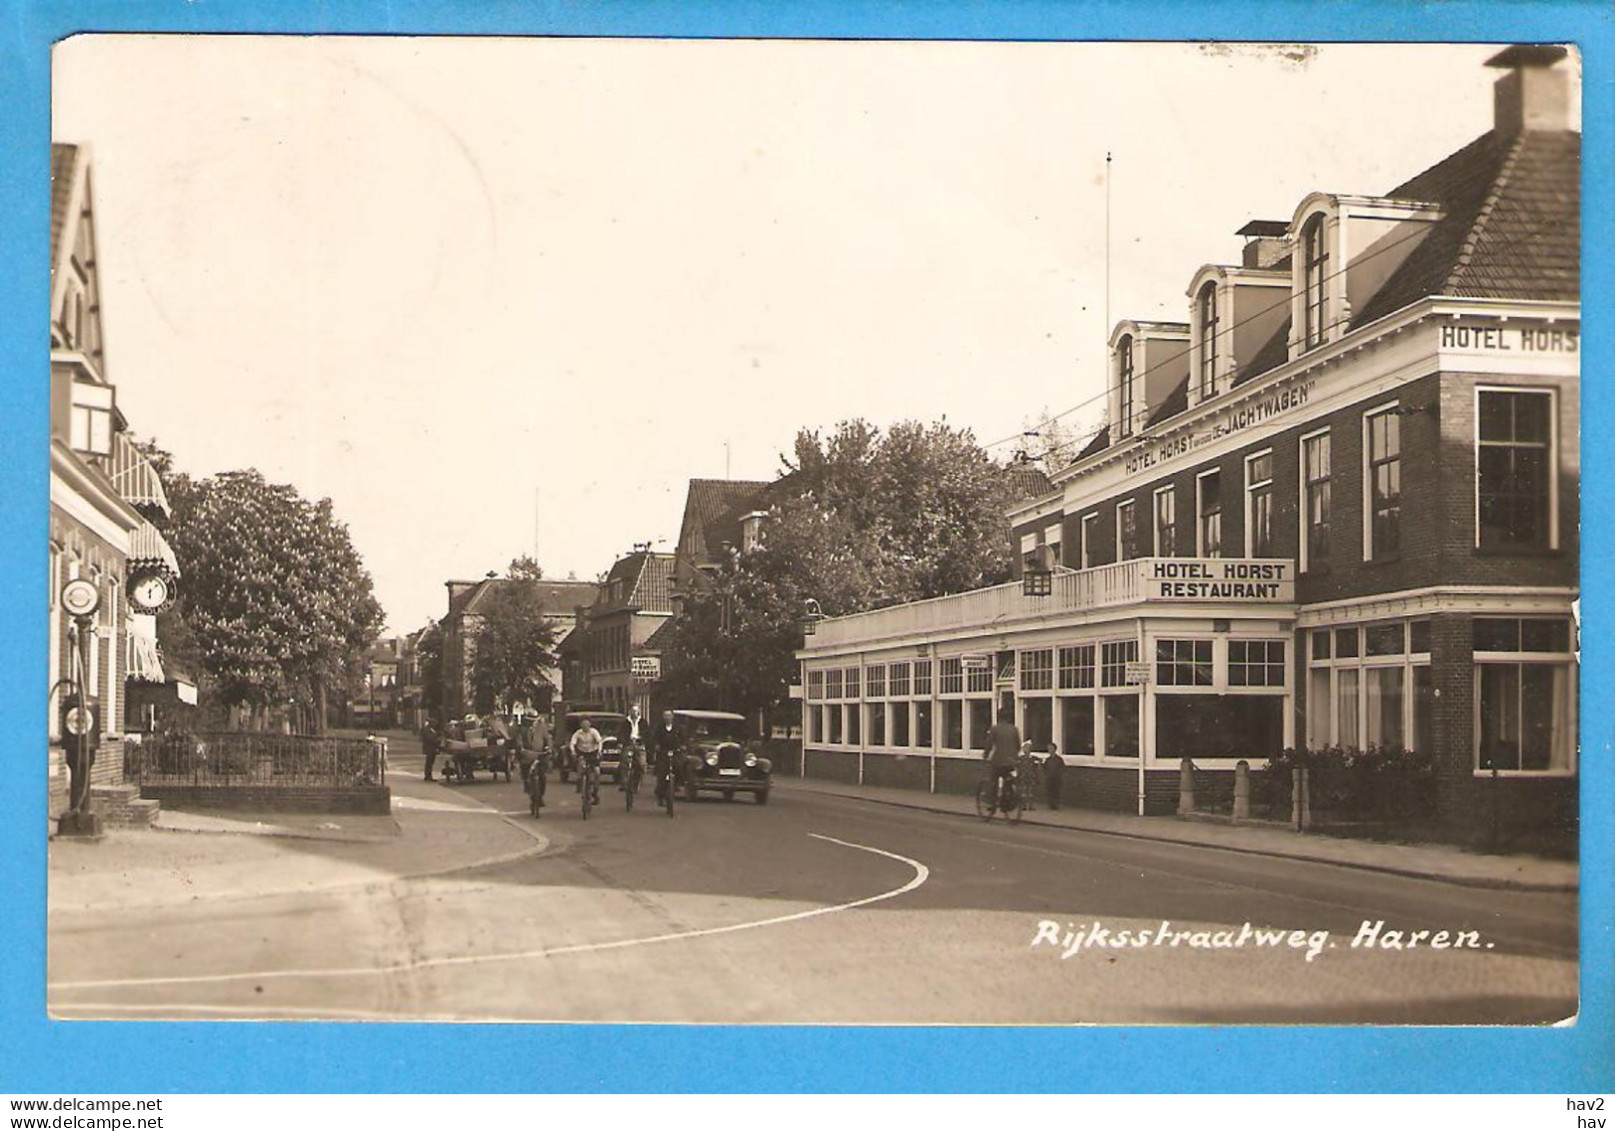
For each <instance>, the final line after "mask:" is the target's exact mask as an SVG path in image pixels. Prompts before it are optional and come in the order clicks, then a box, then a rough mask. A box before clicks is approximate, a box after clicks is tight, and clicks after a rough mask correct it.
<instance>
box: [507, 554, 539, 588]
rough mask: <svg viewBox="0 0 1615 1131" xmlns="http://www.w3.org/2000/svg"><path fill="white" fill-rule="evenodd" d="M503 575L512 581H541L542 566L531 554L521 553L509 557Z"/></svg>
mask: <svg viewBox="0 0 1615 1131" xmlns="http://www.w3.org/2000/svg"><path fill="white" fill-rule="evenodd" d="M505 576H506V577H508V578H510V579H511V580H512V581H543V580H544V567H543V566H541V565H539V564H538V562H537V561H536V560H535V559H534V558H533V556H532V555H531V554H522V555H521V556H519V557H515V558H511V559H510V568H509V569H507V570H506V571H505Z"/></svg>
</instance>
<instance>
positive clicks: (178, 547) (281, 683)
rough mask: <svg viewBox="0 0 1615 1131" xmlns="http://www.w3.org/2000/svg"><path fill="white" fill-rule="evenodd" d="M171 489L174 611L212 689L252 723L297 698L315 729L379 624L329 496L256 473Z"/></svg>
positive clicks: (178, 483) (367, 583)
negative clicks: (177, 586) (177, 584)
mask: <svg viewBox="0 0 1615 1131" xmlns="http://www.w3.org/2000/svg"><path fill="white" fill-rule="evenodd" d="M172 486H173V487H175V488H177V489H174V490H171V491H170V496H169V498H170V502H171V504H172V505H173V512H174V513H173V521H172V522H171V524H170V527H169V532H168V533H169V541H170V543H171V544H172V545H173V548H174V553H175V556H176V557H177V558H178V559H179V566H180V572H181V574H182V577H183V582H182V586H181V598H180V599H181V605H182V609H183V613H184V616H185V620H186V623H187V624H188V625H189V626H190V628H191V631H192V633H193V634H194V636H195V639H196V642H197V645H198V646H199V650H200V653H201V662H202V665H203V667H204V668H205V670H206V672H207V674H208V676H209V679H210V682H211V683H212V685H213V687H214V689H215V691H216V692H217V693H218V695H219V696H220V698H221V700H222V701H223V702H224V703H226V704H228V705H230V706H232V707H236V708H241V709H243V710H244V711H246V712H247V713H248V714H249V715H250V716H251V717H252V718H253V719H254V720H255V721H256V722H257V723H259V724H261V723H262V721H263V719H264V718H265V717H266V715H267V712H268V710H269V708H270V707H271V706H275V705H279V704H282V703H286V702H288V701H292V702H295V703H297V704H299V705H300V706H301V707H302V709H303V713H304V714H305V716H306V718H307V719H308V721H309V722H310V724H311V727H312V729H314V730H319V729H321V728H322V727H323V724H324V719H325V705H326V697H327V695H328V692H329V689H330V688H331V687H332V686H333V685H335V686H341V685H342V683H343V681H345V680H346V679H348V678H350V677H351V674H352V672H354V671H355V670H356V669H357V667H358V665H359V664H360V663H361V662H362V659H363V655H364V650H365V649H366V648H367V647H368V646H369V644H370V643H371V641H373V640H374V639H375V637H376V634H377V633H378V632H379V631H380V629H381V624H382V619H383V617H382V610H381V606H380V605H379V604H377V602H376V599H375V596H374V593H373V591H372V585H371V580H370V575H369V574H368V573H367V572H365V569H364V564H363V562H362V561H361V560H360V558H359V554H358V552H357V551H356V550H355V549H354V547H353V542H352V540H351V538H350V537H349V535H348V530H347V527H346V526H344V525H343V524H342V523H340V522H338V521H337V520H336V517H335V514H334V508H333V507H332V504H331V500H329V499H321V500H320V501H318V502H310V501H308V500H307V499H304V498H303V497H302V496H301V495H299V494H298V493H297V491H296V490H295V489H294V488H292V487H290V486H287V485H285V484H273V483H269V482H267V481H266V480H265V479H264V477H263V475H262V474H260V473H259V472H257V471H253V470H247V471H227V472H223V473H220V474H219V475H216V476H212V477H210V478H206V479H200V480H195V481H191V480H189V479H187V478H185V477H183V476H176V477H175V482H174V483H173V485H172Z"/></svg>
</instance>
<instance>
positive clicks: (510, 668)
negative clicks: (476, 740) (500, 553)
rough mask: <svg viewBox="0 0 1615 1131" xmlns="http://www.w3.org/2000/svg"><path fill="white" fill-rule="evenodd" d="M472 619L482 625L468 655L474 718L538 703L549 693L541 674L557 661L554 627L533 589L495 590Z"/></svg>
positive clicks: (522, 586)
mask: <svg viewBox="0 0 1615 1131" xmlns="http://www.w3.org/2000/svg"><path fill="white" fill-rule="evenodd" d="M512 564H514V563H512ZM477 613H478V616H480V617H481V618H482V619H481V622H480V623H479V624H478V625H477V630H476V636H475V637H474V648H473V651H472V655H471V698H472V703H473V705H474V706H475V708H476V710H477V712H478V713H479V714H487V713H489V712H491V711H508V710H510V709H511V708H512V707H513V706H515V705H516V704H517V703H528V704H533V705H535V706H536V705H538V704H540V703H542V702H544V701H545V700H546V699H547V698H548V695H549V691H550V683H549V680H548V678H547V677H546V676H545V674H544V673H545V671H546V670H547V669H553V668H554V667H555V666H556V665H557V664H558V663H559V661H558V660H557V658H556V654H555V623H554V622H553V621H551V620H550V619H549V618H548V617H547V616H545V612H544V602H543V599H542V597H541V596H540V595H539V591H538V587H537V586H535V585H533V584H531V582H530V581H529V582H521V581H518V582H516V583H514V584H503V585H497V586H495V587H494V588H493V589H492V590H491V591H490V592H489V593H488V594H487V596H486V597H484V598H483V599H482V604H481V606H480V607H479V609H478V610H477Z"/></svg>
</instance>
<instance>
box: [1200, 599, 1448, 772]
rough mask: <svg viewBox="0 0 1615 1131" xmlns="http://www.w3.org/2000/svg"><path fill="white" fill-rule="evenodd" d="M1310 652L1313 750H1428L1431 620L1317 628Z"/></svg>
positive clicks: (1309, 737) (1309, 714)
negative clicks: (1371, 748) (1379, 748)
mask: <svg viewBox="0 0 1615 1131" xmlns="http://www.w3.org/2000/svg"><path fill="white" fill-rule="evenodd" d="M1308 650H1309V652H1310V660H1309V662H1308V668H1307V684H1306V686H1307V702H1306V709H1307V744H1308V745H1309V746H1311V747H1313V748H1315V749H1316V748H1322V747H1325V746H1344V747H1353V748H1366V747H1370V746H1378V747H1385V748H1390V747H1406V748H1408V749H1413V750H1419V749H1423V750H1426V751H1428V749H1429V743H1430V736H1431V710H1432V707H1433V703H1432V700H1433V698H1434V695H1433V683H1432V682H1431V679H1430V622H1429V621H1425V620H1418V621H1412V622H1409V621H1400V620H1397V621H1382V622H1377V623H1373V624H1367V625H1361V626H1359V625H1352V626H1350V627H1347V628H1337V629H1333V630H1330V629H1317V630H1315V631H1313V632H1311V633H1309V634H1308ZM1247 659H1250V657H1247ZM1231 681H1232V652H1230V682H1231ZM1421 744H1422V746H1421Z"/></svg>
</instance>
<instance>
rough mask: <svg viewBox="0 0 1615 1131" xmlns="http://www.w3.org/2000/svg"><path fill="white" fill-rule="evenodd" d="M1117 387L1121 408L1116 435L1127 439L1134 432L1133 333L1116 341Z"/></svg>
mask: <svg viewBox="0 0 1615 1131" xmlns="http://www.w3.org/2000/svg"><path fill="white" fill-rule="evenodd" d="M1116 389H1117V393H1118V394H1119V397H1120V406H1121V410H1120V412H1119V413H1118V414H1117V420H1116V435H1117V438H1118V439H1126V438H1127V437H1128V436H1131V435H1132V434H1133V413H1134V408H1133V338H1132V335H1128V336H1127V337H1124V338H1122V340H1121V341H1119V342H1117V343H1116Z"/></svg>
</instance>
